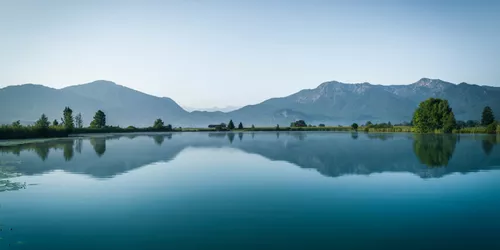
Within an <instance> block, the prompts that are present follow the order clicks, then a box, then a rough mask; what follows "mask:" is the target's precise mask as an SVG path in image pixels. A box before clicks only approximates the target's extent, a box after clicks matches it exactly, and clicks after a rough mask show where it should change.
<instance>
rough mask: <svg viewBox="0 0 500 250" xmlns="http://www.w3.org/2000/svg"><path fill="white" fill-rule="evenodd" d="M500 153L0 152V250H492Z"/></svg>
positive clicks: (373, 142)
mask: <svg viewBox="0 0 500 250" xmlns="http://www.w3.org/2000/svg"><path fill="white" fill-rule="evenodd" d="M498 142H500V136H495V135H414V134H404V133H399V134H371V133H370V134H365V133H334V132H279V133H276V132H258V133H250V132H247V133H171V134H143V135H139V134H128V135H109V136H96V137H91V138H74V139H73V138H70V139H58V140H49V141H46V142H37V143H28V144H22V145H12V146H0V228H1V229H2V231H0V249H122V250H128V249H176V250H177V249H386V250H387V249H468V250H470V249H500V234H499V233H500V146H499V145H498Z"/></svg>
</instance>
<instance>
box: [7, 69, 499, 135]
mask: <svg viewBox="0 0 500 250" xmlns="http://www.w3.org/2000/svg"><path fill="white" fill-rule="evenodd" d="M429 97H439V98H444V99H447V100H448V101H449V102H450V105H451V107H452V108H453V111H454V113H455V116H456V118H457V119H458V120H469V119H471V120H479V119H480V116H481V112H482V109H483V108H484V106H487V105H488V106H490V107H492V109H493V110H494V111H495V112H496V113H495V115H496V117H500V113H499V112H500V87H490V86H478V85H472V84H467V83H460V84H453V83H449V82H445V81H442V80H438V79H428V78H422V79H420V80H419V81H417V82H415V83H412V84H409V85H391V86H384V85H373V84H370V83H355V84H346V83H341V82H337V81H331V82H325V83H322V84H320V85H319V86H318V87H317V88H314V89H304V90H301V91H299V92H297V93H295V94H292V95H289V96H286V97H278V98H271V99H268V100H266V101H264V102H262V103H259V104H255V105H248V106H245V107H242V108H239V109H237V110H234V111H231V112H220V111H217V112H207V111H193V112H188V111H186V110H184V109H183V108H182V107H181V106H179V105H178V104H177V103H176V102H175V101H174V100H172V99H170V98H168V97H156V96H153V95H149V94H145V93H142V92H139V91H136V90H133V89H130V88H127V87H124V86H121V85H117V84H115V83H113V82H110V81H102V80H100V81H95V82H91V83H88V84H82V85H75V86H70V87H66V88H62V89H53V88H49V87H45V86H42V85H34V84H25V85H18V86H8V87H5V88H2V89H0V122H1V123H11V122H13V121H16V120H20V121H22V122H23V123H31V122H34V121H35V120H36V119H38V118H39V117H40V115H41V114H42V113H45V114H46V115H47V116H48V117H49V119H50V120H54V119H60V117H61V116H62V111H63V109H64V107H65V106H70V107H71V108H72V109H73V111H74V113H82V116H83V120H84V124H85V125H88V124H89V123H90V121H91V120H92V117H93V115H94V113H95V112H96V111H97V110H99V109H101V110H103V111H104V112H105V113H106V116H107V122H108V124H109V125H120V126H122V127H125V126H129V125H133V126H141V127H142V126H151V125H152V124H153V121H154V120H155V119H157V118H161V119H163V120H164V121H165V122H166V123H170V124H172V125H173V126H183V127H206V126H207V125H208V124H213V123H220V122H228V121H229V119H233V120H234V121H235V122H240V121H241V122H243V124H244V125H246V126H250V125H251V124H254V125H256V126H275V125H276V124H280V125H289V124H290V122H292V121H295V120H298V119H303V120H306V121H307V122H308V123H313V124H318V123H325V124H329V125H337V124H350V123H352V122H361V123H363V122H365V121H367V120H371V121H373V122H387V121H391V122H393V123H397V122H402V121H410V120H411V117H412V114H413V111H414V110H415V108H416V107H417V106H418V103H419V102H421V101H423V100H425V99H427V98H429Z"/></svg>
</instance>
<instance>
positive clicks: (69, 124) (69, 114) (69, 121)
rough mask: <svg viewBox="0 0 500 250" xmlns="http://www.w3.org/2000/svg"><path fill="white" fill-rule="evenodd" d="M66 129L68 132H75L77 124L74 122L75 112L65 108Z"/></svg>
mask: <svg viewBox="0 0 500 250" xmlns="http://www.w3.org/2000/svg"><path fill="white" fill-rule="evenodd" d="M63 120H64V128H65V129H66V130H70V131H71V130H73V129H74V128H75V123H74V120H73V110H71V109H70V108H69V107H65V108H64V111H63Z"/></svg>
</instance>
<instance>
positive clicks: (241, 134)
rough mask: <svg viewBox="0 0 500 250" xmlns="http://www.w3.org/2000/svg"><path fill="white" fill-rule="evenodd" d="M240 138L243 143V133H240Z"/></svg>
mask: <svg viewBox="0 0 500 250" xmlns="http://www.w3.org/2000/svg"><path fill="white" fill-rule="evenodd" d="M238 138H240V141H242V140H243V133H241V132H240V133H238Z"/></svg>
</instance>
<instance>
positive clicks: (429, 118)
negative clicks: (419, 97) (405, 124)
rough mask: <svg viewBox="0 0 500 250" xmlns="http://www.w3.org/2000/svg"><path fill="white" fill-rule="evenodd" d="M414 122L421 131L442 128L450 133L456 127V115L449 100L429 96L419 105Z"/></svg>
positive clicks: (414, 115)
mask: <svg viewBox="0 0 500 250" xmlns="http://www.w3.org/2000/svg"><path fill="white" fill-rule="evenodd" d="M412 123H413V125H414V127H415V129H416V131H417V132H419V133H429V132H434V131H435V130H440V129H442V130H443V131H444V132H445V133H450V132H451V131H452V130H453V128H455V125H456V124H455V123H456V121H455V115H454V114H453V111H452V109H451V108H450V105H449V104H448V101H447V100H443V99H437V98H429V99H427V100H425V101H423V102H421V103H420V104H419V105H418V108H417V110H415V113H414V114H413V120H412Z"/></svg>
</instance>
